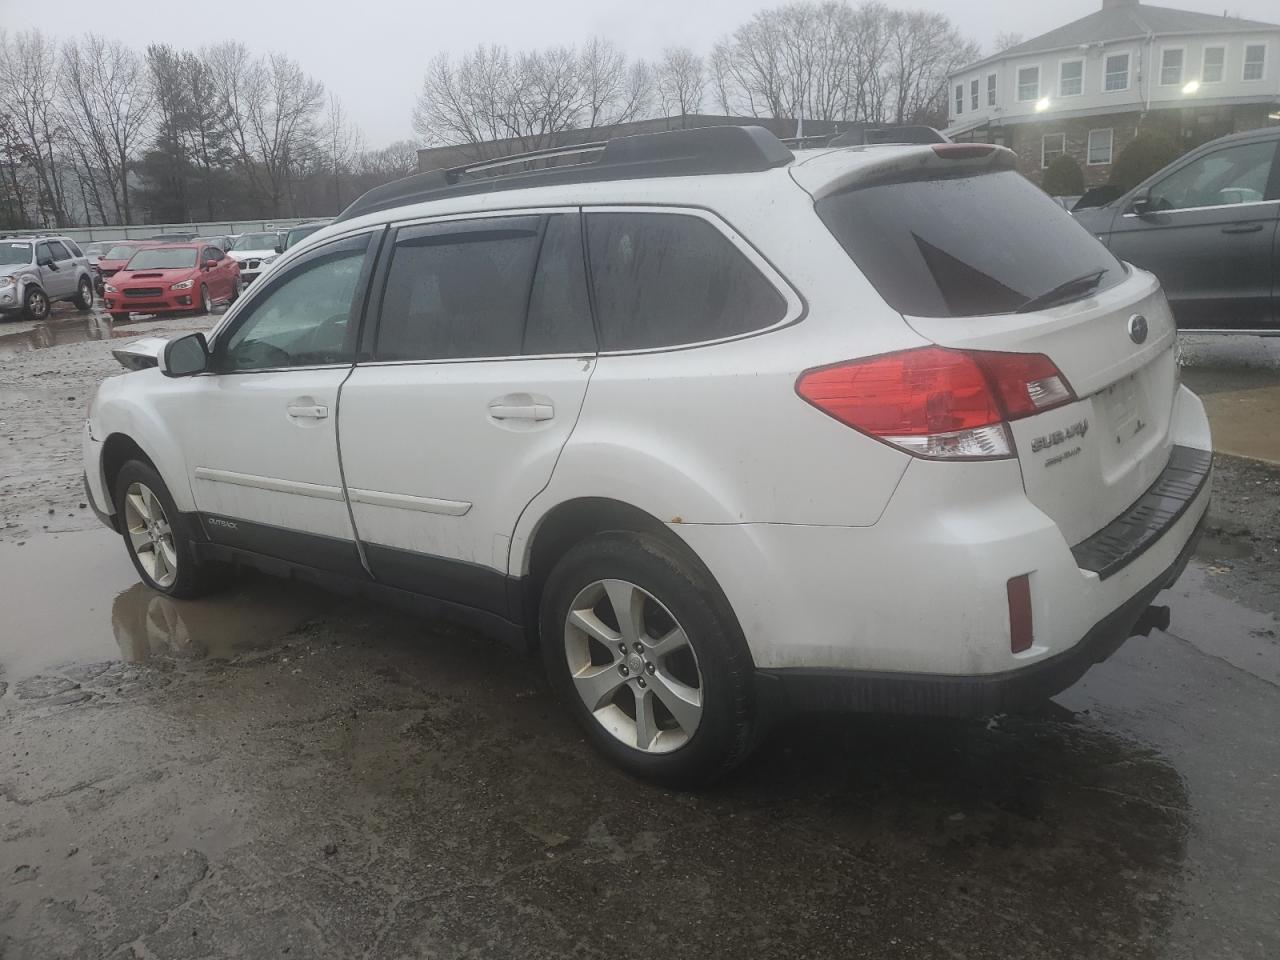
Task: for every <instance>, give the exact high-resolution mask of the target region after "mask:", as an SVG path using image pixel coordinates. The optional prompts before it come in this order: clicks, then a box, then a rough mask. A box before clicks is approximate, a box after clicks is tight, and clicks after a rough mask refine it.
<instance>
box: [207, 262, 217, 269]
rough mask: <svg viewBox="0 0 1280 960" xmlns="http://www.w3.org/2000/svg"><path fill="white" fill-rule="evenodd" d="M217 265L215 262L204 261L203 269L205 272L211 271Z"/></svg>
mask: <svg viewBox="0 0 1280 960" xmlns="http://www.w3.org/2000/svg"><path fill="white" fill-rule="evenodd" d="M217 265H218V261H217V260H206V261H205V262H204V268H205V269H206V270H212V269H213V268H214V267H216V266H217Z"/></svg>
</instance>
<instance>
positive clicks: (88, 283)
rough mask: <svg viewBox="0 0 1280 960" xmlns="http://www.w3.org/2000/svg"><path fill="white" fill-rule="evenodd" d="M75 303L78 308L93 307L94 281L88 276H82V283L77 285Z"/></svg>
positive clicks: (90, 308) (89, 308)
mask: <svg viewBox="0 0 1280 960" xmlns="http://www.w3.org/2000/svg"><path fill="white" fill-rule="evenodd" d="M74 303H75V305H76V309H77V310H92V309H93V281H92V280H90V279H89V278H88V277H81V278H80V283H79V284H78V285H77V287H76V298H75V301H74Z"/></svg>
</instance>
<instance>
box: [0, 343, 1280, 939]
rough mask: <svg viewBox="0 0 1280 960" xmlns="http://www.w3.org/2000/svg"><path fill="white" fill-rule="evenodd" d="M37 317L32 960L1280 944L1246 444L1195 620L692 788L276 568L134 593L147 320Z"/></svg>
mask: <svg viewBox="0 0 1280 960" xmlns="http://www.w3.org/2000/svg"><path fill="white" fill-rule="evenodd" d="M207 322H208V321H207V320H183V321H176V322H175V321H164V322H163V323H159V324H147V323H139V324H134V325H132V327H133V328H134V329H131V330H129V331H128V332H127V334H126V335H132V334H133V333H134V332H137V333H148V332H150V328H152V327H155V328H160V329H165V330H177V329H187V328H195V327H198V326H200V325H201V324H203V323H207ZM74 323H79V324H81V325H82V326H83V327H85V328H88V327H90V326H92V322H89V323H86V322H85V321H78V320H77V321H74ZM74 323H73V324H71V325H74ZM10 332H11V331H10V329H7V328H4V327H0V416H2V417H3V420H4V425H3V430H2V432H0V438H2V439H0V516H2V517H3V522H2V523H0V526H3V532H2V535H0V596H2V597H3V600H4V618H5V619H4V621H3V622H4V628H3V630H2V631H0V957H3V958H5V960H17V958H40V960H44V958H50V957H86V958H88V957H138V958H187V957H191V958H206V957H207V958H214V957H277V956H295V957H335V958H348V957H370V958H407V957H441V958H446V957H447V958H453V957H459V958H461V957H511V956H520V957H582V958H594V957H610V958H616V957H630V956H637V957H640V956H643V957H648V958H655V957H741V956H761V957H833V958H836V957H839V958H849V957H895V958H896V957H939V958H970V960H975V958H987V957H990V958H1008V957H1017V958H1019V960H1034V958H1049V957H1053V958H1082V957H1105V958H1126V960H1129V958H1148V957H1150V958H1156V957H1161V958H1164V957H1171V958H1196V960H1203V958H1219V957H1221V958H1237V957H1238V958H1246V957H1247V958H1259V960H1262V958H1274V957H1276V956H1280V919H1278V918H1280V737H1277V735H1276V731H1277V728H1278V726H1280V637H1278V635H1277V626H1278V625H1277V619H1276V614H1277V613H1280V590H1278V589H1277V579H1280V541H1277V539H1276V536H1277V534H1280V523H1277V521H1278V520H1280V517H1277V512H1278V508H1277V503H1278V502H1280V474H1277V472H1276V471H1274V470H1271V469H1268V468H1265V467H1262V466H1258V465H1254V464H1250V463H1249V462H1247V461H1244V460H1236V459H1226V458H1220V459H1219V462H1218V465H1217V467H1218V473H1217V478H1216V491H1217V492H1216V498H1217V499H1216V502H1215V506H1214V510H1213V515H1212V518H1211V528H1210V534H1209V535H1208V536H1207V537H1206V539H1205V540H1204V542H1203V546H1202V548H1201V552H1200V556H1199V557H1198V558H1197V560H1196V562H1195V563H1193V565H1192V566H1191V568H1189V570H1188V572H1187V574H1186V576H1185V577H1184V579H1183V580H1182V581H1181V582H1180V583H1179V584H1178V585H1177V587H1176V588H1175V589H1174V590H1172V591H1169V592H1168V593H1166V594H1165V595H1164V599H1163V602H1167V603H1169V604H1170V605H1171V607H1172V608H1173V626H1172V628H1171V631H1170V632H1168V633H1159V632H1157V633H1153V634H1152V635H1151V636H1150V637H1146V638H1135V639H1133V640H1131V641H1129V643H1127V644H1126V645H1125V646H1124V647H1123V648H1122V649H1121V650H1120V652H1119V653H1117V654H1116V655H1115V656H1114V657H1113V658H1111V659H1110V660H1108V661H1107V662H1105V663H1103V664H1100V665H1098V666H1096V667H1095V668H1094V669H1092V670H1091V671H1090V672H1089V673H1088V674H1087V675H1086V676H1085V678H1084V679H1083V680H1082V681H1081V682H1080V683H1079V684H1077V685H1076V686H1075V687H1073V688H1072V689H1070V690H1068V691H1066V692H1065V693H1063V694H1062V695H1061V696H1059V697H1058V698H1056V699H1055V700H1054V701H1053V702H1052V703H1049V704H1046V705H1045V707H1044V708H1043V709H1042V710H1041V711H1039V712H1038V713H1036V714H1034V715H1031V716H1020V717H998V718H995V719H992V720H989V721H981V722H971V723H968V722H966V723H958V722H932V721H927V722H926V721H909V720H903V719H886V718H876V717H861V718H858V717H854V718H835V719H807V720H797V721H793V722H791V723H788V724H787V725H785V726H784V727H782V728H780V729H779V730H777V731H776V732H775V733H774V734H773V735H772V736H771V737H770V738H769V740H768V741H767V742H766V743H765V744H764V745H763V746H762V747H761V749H760V750H759V751H758V752H757V754H756V755H755V756H754V757H753V759H752V760H751V761H749V762H748V763H747V764H746V765H745V766H744V767H742V768H741V769H740V770H739V771H737V772H736V773H735V774H734V775H733V776H732V777H731V778H730V779H729V780H728V781H727V782H725V783H723V784H721V785H720V786H718V787H716V788H714V789H712V790H707V791H703V792H698V793H676V792H671V791H666V790H661V789H656V788H653V787H649V786H646V785H644V784H641V783H637V782H635V781H633V780H630V779H628V778H627V777H625V776H623V775H621V774H620V773H618V772H616V771H614V770H613V769H611V768H610V767H608V766H606V765H605V764H603V763H602V762H601V761H600V760H599V759H597V757H596V756H595V755H593V753H592V752H591V751H590V749H589V748H588V746H587V745H586V743H585V742H584V741H583V739H582V737H581V736H580V735H579V733H578V732H577V730H576V729H575V728H574V727H573V725H572V724H571V723H570V722H569V721H568V720H567V718H566V715H565V714H564V713H562V711H561V710H560V709H559V708H558V707H557V706H556V705H555V704H554V703H553V702H552V701H551V700H550V699H549V697H548V696H547V695H546V694H545V693H544V691H543V687H542V685H541V683H540V681H539V676H538V670H537V668H536V665H535V664H534V663H532V662H530V661H528V660H526V659H524V658H522V657H519V656H516V655H514V654H512V653H511V652H509V651H508V650H507V649H506V648H504V647H503V646H501V645H499V644H497V643H495V642H493V641H490V640H488V639H486V638H484V637H482V636H478V635H476V634H473V633H470V632H468V631H464V630H461V629H457V628H453V627H450V626H448V625H446V624H442V623H434V622H425V621H423V620H420V619H414V618H411V617H407V616H404V615H401V614H399V613H396V612H394V611H390V610H386V609H382V608H378V607H374V606H372V605H368V604H365V603H362V602H355V601H349V600H343V599H341V598H338V597H334V596H331V595H328V594H325V593H323V592H320V591H318V590H314V589H312V588H309V587H307V586H304V585H301V584H296V583H290V582H285V581H277V580H272V579H270V578H265V577H245V578H244V579H242V580H241V581H240V582H238V583H236V584H235V585H234V586H232V587H231V588H229V589H228V591H227V592H226V593H225V594H222V595H219V596H217V597H213V598H210V599H207V600H202V601H195V602H185V603H176V602H173V601H170V600H168V599H167V598H164V597H160V596H157V595H155V594H153V593H151V592H149V591H147V590H145V589H144V588H142V587H141V586H140V585H139V584H138V583H137V582H136V578H135V576H134V573H133V570H132V568H131V567H130V566H129V564H128V562H127V560H126V559H125V556H124V553H123V550H122V547H121V545H120V543H119V541H118V539H117V538H116V537H115V536H114V535H112V534H110V533H109V532H107V531H105V530H103V529H101V528H97V527H96V522H95V521H93V519H92V517H91V516H89V515H88V513H87V511H86V510H83V509H81V508H80V507H79V504H80V503H82V502H83V497H82V496H81V495H80V493H79V474H80V464H79V431H80V429H81V423H82V420H83V413H84V407H85V404H86V402H87V399H88V396H89V392H90V390H91V389H92V387H93V384H94V383H95V382H96V380H97V379H98V378H100V377H102V376H104V375H108V374H110V373H112V372H113V371H114V369H115V366H114V362H113V361H111V360H110V358H109V347H110V343H109V342H108V340H109V339H112V338H113V337H115V336H116V335H119V334H121V333H122V328H115V329H111V328H110V326H109V324H108V325H107V326H106V328H105V332H104V330H103V328H102V326H101V324H100V325H99V333H100V334H102V337H99V338H96V339H90V340H83V341H80V342H71V341H72V340H73V339H74V336H75V335H74V334H73V332H72V331H71V330H70V329H67V330H63V334H64V337H63V340H62V341H61V342H56V343H55V342H53V341H55V340H57V339H58V338H57V337H55V336H54V335H53V334H51V333H49V332H48V331H45V332H43V333H42V332H41V331H39V330H36V331H25V330H22V329H17V328H14V329H13V331H12V332H13V333H16V334H18V335H19V336H27V337H29V338H30V337H34V338H35V339H34V340H30V339H29V341H28V346H27V347H25V348H22V349H18V348H17V346H16V345H17V340H9V341H6V340H4V339H3V335H4V334H8V333H10ZM42 337H43V338H44V339H45V340H49V341H50V343H51V345H43V346H39V347H38V348H34V347H33V346H31V344H34V343H35V342H36V341H37V340H39V339H40V338H42ZM103 337H106V339H103ZM6 347H13V349H10V350H6ZM50 511H52V512H50Z"/></svg>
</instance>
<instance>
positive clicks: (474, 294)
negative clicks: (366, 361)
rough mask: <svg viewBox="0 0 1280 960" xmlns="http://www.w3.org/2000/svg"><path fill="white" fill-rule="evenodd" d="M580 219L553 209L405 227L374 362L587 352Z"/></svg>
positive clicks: (590, 340)
mask: <svg viewBox="0 0 1280 960" xmlns="http://www.w3.org/2000/svg"><path fill="white" fill-rule="evenodd" d="M578 221H579V218H578V216H577V215H576V214H552V215H535V216H515V217H494V218H486V219H478V220H463V221H452V222H448V223H434V224H426V225H424V226H421V227H409V228H406V229H402V230H401V231H400V232H399V234H398V235H397V237H396V244H395V250H394V252H393V253H392V258H391V265H390V267H389V268H388V271H387V281H386V289H385V293H384V294H383V298H382V307H381V310H380V319H379V323H378V336H377V342H376V344H375V347H374V357H375V359H377V360H462V359H479V358H489V359H491V358H498V357H518V356H528V355H537V354H547V353H567V352H582V351H587V352H594V350H595V338H594V334H593V331H592V328H591V313H590V308H589V306H588V302H587V294H586V280H585V268H584V265H583V259H582V241H581V237H580V235H579V227H578Z"/></svg>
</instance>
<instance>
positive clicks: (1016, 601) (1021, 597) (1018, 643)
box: [1009, 573, 1035, 653]
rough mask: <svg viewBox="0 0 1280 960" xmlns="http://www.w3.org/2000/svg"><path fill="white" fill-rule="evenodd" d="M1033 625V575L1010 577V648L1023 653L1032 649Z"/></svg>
mask: <svg viewBox="0 0 1280 960" xmlns="http://www.w3.org/2000/svg"><path fill="white" fill-rule="evenodd" d="M1034 636H1035V634H1034V632H1033V630H1032V626H1031V575H1030V574H1028V573H1024V574H1022V576H1020V577H1010V578H1009V650H1010V651H1011V652H1013V653H1022V652H1023V651H1025V650H1030V649H1031V642H1032V640H1033V639H1034Z"/></svg>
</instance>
